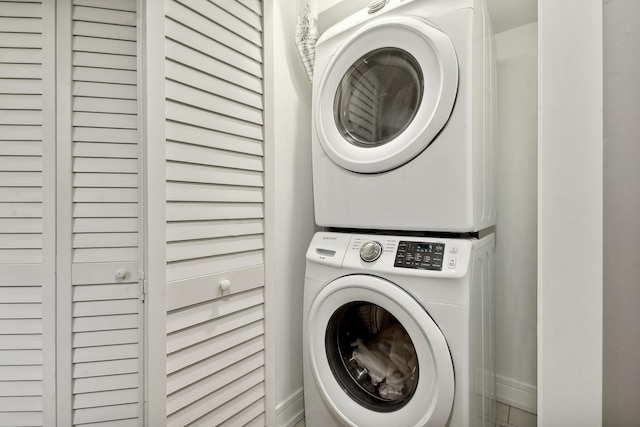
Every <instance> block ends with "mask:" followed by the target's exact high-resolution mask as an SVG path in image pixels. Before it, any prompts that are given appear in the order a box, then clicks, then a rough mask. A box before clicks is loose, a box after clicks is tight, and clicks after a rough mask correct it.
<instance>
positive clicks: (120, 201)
mask: <svg viewBox="0 0 640 427" xmlns="http://www.w3.org/2000/svg"><path fill="white" fill-rule="evenodd" d="M136 19H137V17H136V0H118V1H113V0H73V2H60V1H59V2H58V40H59V42H58V61H59V65H58V108H59V116H58V162H59V163H58V164H59V171H58V192H59V199H60V200H63V201H66V202H67V203H66V204H65V203H62V205H61V206H59V209H58V248H59V250H58V272H59V274H58V299H59V301H60V302H59V307H58V331H59V342H64V340H65V339H69V341H70V342H69V345H67V346H62V350H61V351H60V352H59V353H58V372H59V373H63V375H62V378H60V377H59V381H58V391H59V399H61V397H60V396H70V397H71V400H70V402H69V406H68V407H66V405H65V404H64V402H59V408H60V410H59V411H60V412H59V414H58V424H59V425H74V426H75V425H102V424H100V423H106V422H108V423H109V425H112V426H139V425H142V418H143V417H142V410H143V405H142V402H143V397H142V387H141V384H142V363H143V358H142V348H143V344H142V343H143V337H142V324H143V323H142V320H143V318H142V314H143V305H142V304H143V298H144V295H143V290H142V288H141V285H140V283H141V282H139V280H140V279H141V276H142V274H143V273H142V268H141V263H140V260H141V259H142V257H141V254H140V251H141V249H140V244H139V242H140V238H141V236H140V233H139V230H140V229H141V227H140V218H141V216H140V212H141V206H140V203H139V201H140V200H141V195H140V185H139V182H140V173H139V170H140V161H139V152H140V148H139V145H140V144H139V141H140V137H139V132H138V103H137V99H138V88H137V80H138V78H137V64H138V59H137V58H138V45H137V41H136V40H137V28H136ZM67 42H68V46H67ZM69 47H70V49H69ZM65 48H66V49H65ZM67 84H68V85H69V87H70V91H69V90H67V92H66V94H65V96H64V97H63V96H61V92H63V91H64V90H63V89H64V88H66V87H67ZM61 88H63V89H62V90H61ZM69 369H70V372H69V374H68V375H66V372H65V370H69ZM66 379H68V382H65V380H66ZM67 417H68V418H67Z"/></svg>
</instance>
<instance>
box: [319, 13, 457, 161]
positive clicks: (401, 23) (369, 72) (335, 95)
mask: <svg viewBox="0 0 640 427" xmlns="http://www.w3.org/2000/svg"><path fill="white" fill-rule="evenodd" d="M322 48H323V47H322V45H320V46H318V49H319V50H320V49H322ZM320 71H321V74H320V77H319V80H317V83H316V84H317V85H318V87H317V90H316V92H315V94H316V95H315V97H316V99H315V103H316V104H315V105H316V114H315V123H314V126H315V129H316V133H317V138H318V140H319V142H320V144H321V146H322V148H323V150H324V152H325V153H326V154H327V156H328V157H329V158H331V159H332V160H333V161H334V162H335V163H337V164H338V165H340V166H341V167H343V168H345V169H348V170H350V171H353V172H360V173H379V172H385V171H388V170H391V169H394V168H397V167H399V166H402V165H403V164H405V163H406V162H408V161H410V160H412V159H413V158H414V157H416V156H417V155H418V154H420V153H421V152H422V151H423V150H424V149H425V148H426V147H427V146H428V145H429V144H430V143H431V142H432V141H433V140H434V138H435V137H436V136H437V134H438V133H439V132H440V130H441V129H442V128H443V126H444V125H445V124H446V123H447V121H448V119H449V116H450V115H451V112H452V110H453V106H454V101H455V98H456V93H457V89H458V61H457V58H456V53H455V50H454V47H453V44H452V43H451V40H450V39H449V37H448V36H447V35H446V34H444V33H443V32H441V31H440V30H438V29H436V28H434V27H432V26H430V25H428V24H427V23H426V22H424V21H422V20H419V19H417V18H411V17H391V18H386V19H380V20H376V21H374V22H372V23H370V24H369V25H367V26H365V27H363V28H362V29H360V30H359V31H357V32H355V33H354V34H353V36H352V37H350V38H349V39H348V40H347V41H346V42H345V43H344V44H343V45H342V47H341V48H340V49H339V50H338V51H337V52H336V53H335V55H334V56H333V57H332V58H331V60H330V61H329V63H328V64H327V66H326V68H324V70H320Z"/></svg>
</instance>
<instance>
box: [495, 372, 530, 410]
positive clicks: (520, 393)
mask: <svg viewBox="0 0 640 427" xmlns="http://www.w3.org/2000/svg"><path fill="white" fill-rule="evenodd" d="M496 400H498V401H499V402H502V403H506V404H507V405H509V406H514V407H516V408H518V409H522V410H524V411H527V412H531V413H533V414H537V413H538V390H537V388H536V387H535V386H532V385H530V384H526V383H523V382H520V381H516V380H512V379H510V378H506V377H503V376H501V375H496Z"/></svg>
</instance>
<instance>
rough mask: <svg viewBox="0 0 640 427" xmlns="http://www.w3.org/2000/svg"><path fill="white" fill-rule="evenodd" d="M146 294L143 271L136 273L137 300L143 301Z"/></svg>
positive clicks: (145, 280) (145, 281)
mask: <svg viewBox="0 0 640 427" xmlns="http://www.w3.org/2000/svg"><path fill="white" fill-rule="evenodd" d="M146 294H147V279H146V278H145V276H144V271H138V299H139V300H140V301H144V299H145V296H146Z"/></svg>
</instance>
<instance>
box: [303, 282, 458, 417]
mask: <svg viewBox="0 0 640 427" xmlns="http://www.w3.org/2000/svg"><path fill="white" fill-rule="evenodd" d="M307 322H308V323H307V325H305V326H306V331H307V332H308V336H307V338H308V339H307V348H306V349H305V350H306V351H307V353H308V358H309V365H310V368H311V372H312V374H313V377H314V379H315V381H316V383H317V385H318V388H319V390H320V394H321V395H322V397H323V398H324V399H325V401H326V402H327V404H328V406H329V407H330V408H331V409H332V410H333V411H334V413H335V414H336V415H337V416H339V417H340V418H342V419H343V420H344V421H345V422H346V423H347V424H348V425H352V426H368V427H376V426H381V427H382V426H384V427H388V426H438V427H442V426H444V425H446V423H447V420H448V419H449V416H450V415H451V409H452V405H453V395H454V375H453V362H452V359H451V354H450V353H449V348H448V346H447V342H446V340H445V338H444V336H443V335H442V332H441V331H440V329H439V328H438V326H437V325H436V324H435V322H434V321H433V320H432V319H431V317H430V316H429V314H428V313H427V312H426V311H425V310H424V308H423V307H422V306H421V305H420V304H418V302H417V301H416V300H415V299H413V298H412V297H411V296H410V295H409V294H408V293H406V292H405V291H404V290H402V289H401V288H400V287H398V286H397V285H395V284H393V283H391V282H388V281H386V280H383V279H381V278H378V277H374V276H367V275H353V276H345V277H341V278H339V279H337V280H335V281H333V282H331V283H330V284H328V285H327V286H326V287H325V288H324V289H323V290H322V291H321V292H320V293H319V294H318V296H317V297H316V299H315V300H314V302H313V304H312V306H311V309H310V312H309V316H308V320H307Z"/></svg>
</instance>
